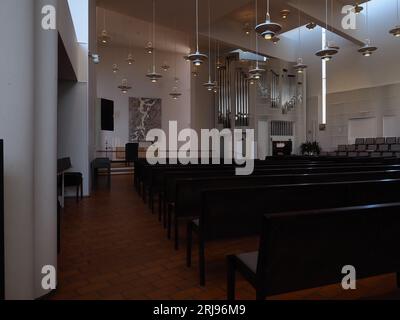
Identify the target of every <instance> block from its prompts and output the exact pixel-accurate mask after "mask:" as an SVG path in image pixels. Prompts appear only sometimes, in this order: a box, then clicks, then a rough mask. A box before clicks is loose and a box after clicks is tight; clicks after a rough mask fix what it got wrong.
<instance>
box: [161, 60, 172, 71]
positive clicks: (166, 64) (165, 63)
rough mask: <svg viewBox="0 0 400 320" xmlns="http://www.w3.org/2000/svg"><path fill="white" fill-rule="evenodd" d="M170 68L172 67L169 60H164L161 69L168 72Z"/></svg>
mask: <svg viewBox="0 0 400 320" xmlns="http://www.w3.org/2000/svg"><path fill="white" fill-rule="evenodd" d="M170 68H171V67H170V66H169V65H168V63H167V62H164V64H163V65H162V66H161V69H162V70H163V71H164V72H167V71H168V70H169V69H170Z"/></svg>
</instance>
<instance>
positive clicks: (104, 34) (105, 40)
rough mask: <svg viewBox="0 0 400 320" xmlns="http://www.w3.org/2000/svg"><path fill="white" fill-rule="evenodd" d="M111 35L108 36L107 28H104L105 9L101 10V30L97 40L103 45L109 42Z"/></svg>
mask: <svg viewBox="0 0 400 320" xmlns="http://www.w3.org/2000/svg"><path fill="white" fill-rule="evenodd" d="M110 41H111V37H110V36H109V34H108V32H107V29H106V9H104V10H103V31H101V34H100V36H99V42H100V43H101V44H103V45H106V44H108V43H110Z"/></svg>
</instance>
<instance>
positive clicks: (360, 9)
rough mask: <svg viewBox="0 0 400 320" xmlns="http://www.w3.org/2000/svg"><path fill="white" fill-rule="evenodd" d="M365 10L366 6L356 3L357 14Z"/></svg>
mask: <svg viewBox="0 0 400 320" xmlns="http://www.w3.org/2000/svg"><path fill="white" fill-rule="evenodd" d="M363 10H364V8H363V7H361V6H360V5H359V4H358V3H356V5H355V6H354V12H355V13H356V14H360V13H361V12H362V11H363Z"/></svg>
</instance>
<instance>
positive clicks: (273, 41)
mask: <svg viewBox="0 0 400 320" xmlns="http://www.w3.org/2000/svg"><path fill="white" fill-rule="evenodd" d="M271 41H272V43H273V44H278V42H279V41H281V39H280V38H279V37H277V36H275V37H273V38H272V39H271Z"/></svg>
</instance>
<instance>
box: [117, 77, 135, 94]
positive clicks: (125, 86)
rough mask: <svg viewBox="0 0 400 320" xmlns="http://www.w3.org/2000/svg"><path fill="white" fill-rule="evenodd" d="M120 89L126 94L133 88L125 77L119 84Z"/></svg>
mask: <svg viewBox="0 0 400 320" xmlns="http://www.w3.org/2000/svg"><path fill="white" fill-rule="evenodd" d="M118 89H120V90H121V92H122V93H123V94H126V93H128V91H129V90H130V89H132V87H131V86H129V84H128V80H127V79H123V80H122V84H121V85H120V86H118Z"/></svg>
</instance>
